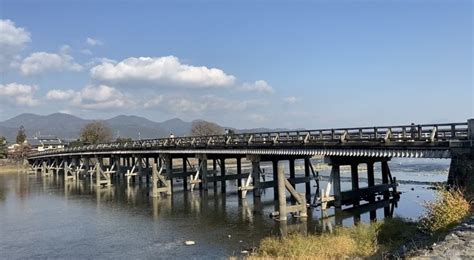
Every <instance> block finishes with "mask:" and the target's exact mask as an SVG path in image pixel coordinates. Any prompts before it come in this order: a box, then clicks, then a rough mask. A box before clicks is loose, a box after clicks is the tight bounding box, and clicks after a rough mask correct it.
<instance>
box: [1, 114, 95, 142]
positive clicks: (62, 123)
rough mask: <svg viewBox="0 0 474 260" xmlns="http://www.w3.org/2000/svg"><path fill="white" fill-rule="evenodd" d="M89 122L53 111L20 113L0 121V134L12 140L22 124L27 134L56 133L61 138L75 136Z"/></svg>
mask: <svg viewBox="0 0 474 260" xmlns="http://www.w3.org/2000/svg"><path fill="white" fill-rule="evenodd" d="M88 122H90V121H89V120H85V119H82V118H79V117H76V116H72V115H68V114H62V113H55V114H51V115H47V116H40V115H35V114H21V115H19V116H16V117H14V118H11V119H8V120H6V121H4V122H0V135H4V136H5V137H6V138H7V140H8V141H14V140H15V138H16V133H17V131H18V128H19V127H20V126H24V127H25V129H26V133H27V135H28V136H34V135H56V136H60V137H62V138H68V139H72V138H77V136H78V135H79V131H80V129H81V128H82V127H83V126H84V125H85V124H87V123H88Z"/></svg>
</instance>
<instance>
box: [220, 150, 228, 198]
mask: <svg viewBox="0 0 474 260" xmlns="http://www.w3.org/2000/svg"><path fill="white" fill-rule="evenodd" d="M225 174H226V172H225V158H222V159H221V176H222V181H221V192H222V193H225V192H226V184H227V183H226V180H225Z"/></svg>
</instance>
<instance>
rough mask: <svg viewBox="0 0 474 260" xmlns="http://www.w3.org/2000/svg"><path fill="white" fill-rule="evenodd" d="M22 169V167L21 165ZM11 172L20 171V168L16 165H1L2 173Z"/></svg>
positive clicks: (0, 170) (0, 171) (0, 172)
mask: <svg viewBox="0 0 474 260" xmlns="http://www.w3.org/2000/svg"><path fill="white" fill-rule="evenodd" d="M20 169H22V168H21V167H20ZM11 173H18V168H17V166H16V165H3V166H0V174H11Z"/></svg>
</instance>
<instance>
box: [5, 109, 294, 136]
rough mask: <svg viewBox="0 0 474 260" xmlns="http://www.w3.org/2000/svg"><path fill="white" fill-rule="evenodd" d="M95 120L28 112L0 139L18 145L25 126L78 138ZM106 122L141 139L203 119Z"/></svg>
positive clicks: (185, 129)
mask: <svg viewBox="0 0 474 260" xmlns="http://www.w3.org/2000/svg"><path fill="white" fill-rule="evenodd" d="M92 121H94V120H89V119H83V118H80V117H77V116H73V115H69V114H63V113H54V114H51V115H46V116H41V115H36V114H31V113H26V114H21V115H18V116H16V117H13V118H11V119H8V120H6V121H3V122H0V136H5V138H7V141H8V142H15V139H16V134H17V132H18V128H20V126H24V127H25V130H26V134H27V136H29V137H33V136H35V135H55V136H58V137H60V138H64V139H77V138H78V137H79V135H80V132H81V129H82V128H83V127H84V126H85V125H86V124H88V123H90V122H92ZM103 121H104V122H105V123H106V124H108V125H109V126H110V128H112V130H113V131H114V136H116V137H118V136H120V137H131V138H133V139H138V138H160V137H166V136H169V134H170V133H173V134H174V135H175V136H183V135H187V134H189V133H190V132H191V127H192V124H193V122H196V121H202V120H195V121H192V122H186V121H183V120H181V119H179V118H173V119H169V120H166V121H163V122H155V121H151V120H149V119H147V118H144V117H139V116H125V115H119V116H116V117H113V118H110V119H106V120H103ZM223 128H229V129H234V130H235V131H236V132H237V133H249V132H272V131H277V130H278V131H287V130H288V129H268V128H254V129H235V128H231V127H223Z"/></svg>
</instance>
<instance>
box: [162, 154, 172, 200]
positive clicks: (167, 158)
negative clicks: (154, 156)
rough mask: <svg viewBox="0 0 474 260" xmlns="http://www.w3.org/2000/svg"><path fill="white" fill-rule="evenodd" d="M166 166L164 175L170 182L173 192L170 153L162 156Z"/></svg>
mask: <svg viewBox="0 0 474 260" xmlns="http://www.w3.org/2000/svg"><path fill="white" fill-rule="evenodd" d="M164 160H165V164H166V165H165V166H166V176H167V177H168V181H169V184H170V190H171V192H173V158H171V156H170V155H167V156H165V157H164Z"/></svg>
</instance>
